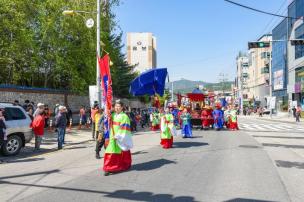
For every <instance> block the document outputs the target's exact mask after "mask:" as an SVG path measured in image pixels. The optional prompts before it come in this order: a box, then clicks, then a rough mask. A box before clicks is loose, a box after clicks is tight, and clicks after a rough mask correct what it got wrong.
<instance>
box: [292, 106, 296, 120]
mask: <svg viewBox="0 0 304 202" xmlns="http://www.w3.org/2000/svg"><path fill="white" fill-rule="evenodd" d="M296 111H297V110H296V108H295V106H292V114H293V118H296Z"/></svg>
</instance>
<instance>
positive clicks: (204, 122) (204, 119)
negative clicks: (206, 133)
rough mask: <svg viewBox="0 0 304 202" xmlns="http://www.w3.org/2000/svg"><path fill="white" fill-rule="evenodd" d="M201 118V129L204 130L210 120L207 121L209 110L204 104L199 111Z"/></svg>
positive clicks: (208, 125)
mask: <svg viewBox="0 0 304 202" xmlns="http://www.w3.org/2000/svg"><path fill="white" fill-rule="evenodd" d="M201 119H202V129H204V130H206V129H208V128H209V127H210V121H209V112H208V109H207V107H206V106H204V107H203V110H202V113H201Z"/></svg>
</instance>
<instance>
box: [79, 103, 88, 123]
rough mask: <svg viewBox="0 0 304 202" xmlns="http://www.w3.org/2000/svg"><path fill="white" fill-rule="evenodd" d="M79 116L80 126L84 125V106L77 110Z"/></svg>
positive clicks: (85, 118) (85, 120)
mask: <svg viewBox="0 0 304 202" xmlns="http://www.w3.org/2000/svg"><path fill="white" fill-rule="evenodd" d="M79 116H80V123H81V125H85V124H86V122H87V116H86V111H85V108H84V106H81V108H80V110H79Z"/></svg>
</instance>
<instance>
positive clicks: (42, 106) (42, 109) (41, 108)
mask: <svg viewBox="0 0 304 202" xmlns="http://www.w3.org/2000/svg"><path fill="white" fill-rule="evenodd" d="M39 112H43V113H44V104H43V103H38V104H37V109H36V111H35V112H34V114H33V116H34V118H35V117H36V116H37V115H38V114H39Z"/></svg>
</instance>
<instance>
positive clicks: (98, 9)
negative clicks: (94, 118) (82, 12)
mask: <svg viewBox="0 0 304 202" xmlns="http://www.w3.org/2000/svg"><path fill="white" fill-rule="evenodd" d="M96 21H97V23H96V52H97V57H96V85H97V95H98V104H99V106H100V107H101V83H100V82H101V81H100V69H99V64H98V57H100V0H97V16H96Z"/></svg>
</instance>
